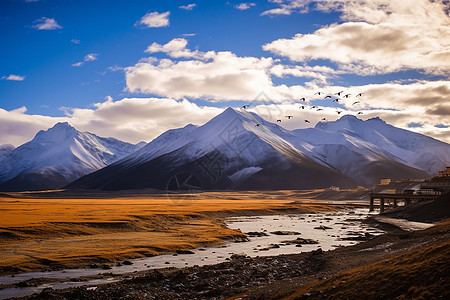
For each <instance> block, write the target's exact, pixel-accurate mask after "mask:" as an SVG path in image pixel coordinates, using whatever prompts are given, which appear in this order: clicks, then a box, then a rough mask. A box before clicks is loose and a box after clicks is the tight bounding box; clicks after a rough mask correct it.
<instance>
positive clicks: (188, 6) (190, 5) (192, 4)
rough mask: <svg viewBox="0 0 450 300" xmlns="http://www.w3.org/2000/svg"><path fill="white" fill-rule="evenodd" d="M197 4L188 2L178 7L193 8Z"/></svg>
mask: <svg viewBox="0 0 450 300" xmlns="http://www.w3.org/2000/svg"><path fill="white" fill-rule="evenodd" d="M196 6H197V4H195V3H191V4H188V5H181V6H178V8H181V9H184V10H192V9H193V8H194V7H196Z"/></svg>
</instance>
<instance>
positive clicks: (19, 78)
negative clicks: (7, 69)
mask: <svg viewBox="0 0 450 300" xmlns="http://www.w3.org/2000/svg"><path fill="white" fill-rule="evenodd" d="M2 80H12V81H24V80H25V76H23V75H14V74H9V75H8V76H3V77H2Z"/></svg>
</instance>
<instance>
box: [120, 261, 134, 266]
mask: <svg viewBox="0 0 450 300" xmlns="http://www.w3.org/2000/svg"><path fill="white" fill-rule="evenodd" d="M132 264H133V263H132V262H131V261H129V260H124V261H123V262H122V265H125V266H131V265H132Z"/></svg>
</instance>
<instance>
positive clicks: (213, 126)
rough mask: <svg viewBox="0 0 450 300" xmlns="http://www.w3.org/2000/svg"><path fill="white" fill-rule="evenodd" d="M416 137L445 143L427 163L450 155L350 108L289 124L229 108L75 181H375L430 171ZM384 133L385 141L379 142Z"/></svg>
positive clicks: (233, 185)
mask: <svg viewBox="0 0 450 300" xmlns="http://www.w3.org/2000/svg"><path fill="white" fill-rule="evenodd" d="M388 133H389V134H390V135H389V134H388ZM383 134H384V135H386V136H388V137H389V139H386V138H384V135H383ZM411 134H412V135H411ZM404 135H407V137H406V138H405V137H404ZM411 137H414V138H416V139H417V138H419V137H420V138H421V140H420V141H419V142H425V143H426V146H425V147H422V148H423V149H425V148H427V147H428V148H430V149H433V147H434V148H436V149H437V148H439V147H441V148H442V149H441V148H439V149H438V150H439V151H438V154H436V155H435V154H433V153H429V155H430V157H429V159H428V160H429V161H428V162H427V163H424V164H423V165H425V166H426V167H428V170H427V171H429V172H434V171H436V170H439V169H441V168H442V167H443V166H445V165H446V164H448V163H449V161H450V145H448V144H445V143H443V142H440V141H438V140H434V139H432V138H428V137H426V136H423V135H420V134H416V133H412V132H410V131H407V130H403V129H399V128H396V127H394V126H392V125H389V124H387V123H386V122H385V121H383V120H381V119H380V118H372V119H369V120H366V121H363V120H361V119H359V118H357V117H355V116H350V115H346V116H343V117H341V118H340V119H338V120H337V121H334V122H327V123H324V122H319V123H318V124H317V125H316V126H315V127H314V128H308V129H297V130H292V131H290V130H286V129H284V128H282V127H280V126H279V125H277V124H274V123H271V122H268V121H266V120H264V119H263V118H261V117H260V116H258V115H257V114H255V113H252V112H249V111H246V110H242V109H241V110H235V109H232V108H227V109H226V110H225V111H223V112H222V113H221V114H219V115H217V116H215V117H213V118H212V119H211V120H209V121H208V122H207V123H205V124H203V125H201V126H194V125H190V126H189V125H188V126H186V127H183V128H178V129H172V130H169V131H167V132H165V133H163V134H161V135H160V136H158V137H157V138H155V139H154V140H153V141H151V142H150V143H149V144H147V145H146V146H145V147H144V148H142V149H141V150H139V151H137V152H136V153H132V154H129V155H128V156H126V157H124V158H122V159H121V160H119V161H117V162H116V163H114V164H112V165H110V166H108V167H105V168H104V169H102V170H100V171H97V172H94V173H92V174H90V175H87V176H85V177H83V178H80V179H78V180H77V181H75V182H73V183H72V184H70V185H69V186H68V187H69V188H79V187H82V188H97V189H129V188H142V187H146V188H158V189H164V188H165V186H167V183H168V182H170V180H171V178H173V177H174V176H175V177H176V176H177V174H180V173H188V174H193V175H195V177H197V179H198V180H199V181H201V182H202V184H203V186H204V187H205V188H207V189H221V188H226V189H278V188H283V189H300V188H317V187H327V186H330V185H340V186H341V187H352V186H353V187H354V186H356V185H364V186H371V185H374V184H375V183H377V182H378V181H379V179H380V178H383V177H392V179H404V178H411V179H413V178H414V179H415V178H424V177H426V176H427V175H428V174H427V172H425V171H424V170H423V169H425V168H423V169H419V168H418V164H417V163H418V161H419V158H420V157H421V155H423V154H424V153H425V154H427V153H428V152H426V151H425V152H420V151H419V152H414V151H412V150H411V148H414V147H413V145H414V143H417V142H418V141H414V143H413V144H408V143H407V142H405V139H406V140H408V139H409V138H411ZM383 139H385V141H384V144H383V146H384V147H380V146H378V145H377V143H379V141H380V140H383ZM422 148H421V149H422ZM430 151H431V150H430ZM404 154H408V155H409V156H408V157H407V159H404V158H402V157H399V155H404ZM408 159H410V160H412V161H407V160H408ZM204 162H207V166H208V167H211V166H212V167H218V168H219V169H220V172H216V173H217V174H213V175H211V174H210V173H211V172H212V171H211V170H209V169H205V168H203V169H202V165H203V164H204ZM218 162H220V164H221V165H217V164H218ZM430 162H432V163H431V164H430ZM199 166H200V167H199ZM203 167H204V166H203ZM131 170H133V171H131ZM133 173H135V174H138V175H133ZM156 173H157V174H156ZM125 174H126V175H125ZM205 174H206V175H209V177H210V179H211V178H214V177H220V183H219V181H217V178H216V179H214V180H216V182H215V183H217V184H215V183H214V182H213V183H211V182H208V176H205ZM280 178H281V179H280ZM310 178H311V180H309V179H310ZM130 181H132V183H130ZM209 181H211V180H209ZM127 182H128V183H127Z"/></svg>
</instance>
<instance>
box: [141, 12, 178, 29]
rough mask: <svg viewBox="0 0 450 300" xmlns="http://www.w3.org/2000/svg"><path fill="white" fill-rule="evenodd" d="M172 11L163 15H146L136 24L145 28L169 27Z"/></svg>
mask: <svg viewBox="0 0 450 300" xmlns="http://www.w3.org/2000/svg"><path fill="white" fill-rule="evenodd" d="M169 15H170V11H166V12H163V13H159V12H156V11H155V12H149V13H146V14H145V15H144V16H143V17H142V18H141V19H140V20H139V21H138V22H137V23H136V24H137V25H143V26H145V27H149V28H151V27H167V26H169Z"/></svg>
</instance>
